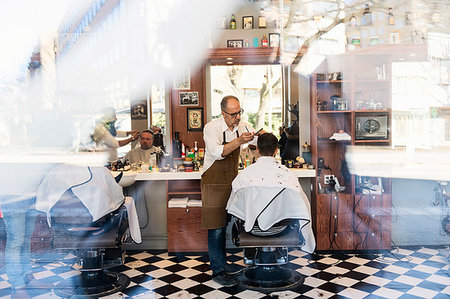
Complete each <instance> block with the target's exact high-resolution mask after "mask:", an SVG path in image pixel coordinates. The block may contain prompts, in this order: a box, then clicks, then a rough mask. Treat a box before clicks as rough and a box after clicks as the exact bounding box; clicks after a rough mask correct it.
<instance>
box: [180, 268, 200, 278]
mask: <svg viewBox="0 0 450 299" xmlns="http://www.w3.org/2000/svg"><path fill="white" fill-rule="evenodd" d="M200 273H202V272H200V271H197V270H195V269H184V270H181V271H179V272H177V274H178V275H181V276H183V277H192V276H195V275H198V274H200Z"/></svg>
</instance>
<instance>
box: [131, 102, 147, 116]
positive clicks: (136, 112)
mask: <svg viewBox="0 0 450 299" xmlns="http://www.w3.org/2000/svg"><path fill="white" fill-rule="evenodd" d="M131 119H147V101H139V102H136V103H134V104H132V105H131Z"/></svg>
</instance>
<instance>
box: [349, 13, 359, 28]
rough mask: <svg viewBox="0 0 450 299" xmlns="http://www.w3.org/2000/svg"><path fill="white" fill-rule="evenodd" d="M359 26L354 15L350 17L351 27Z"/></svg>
mask: <svg viewBox="0 0 450 299" xmlns="http://www.w3.org/2000/svg"><path fill="white" fill-rule="evenodd" d="M356 26H358V21H357V19H356V17H355V15H354V14H352V16H351V17H350V27H356Z"/></svg>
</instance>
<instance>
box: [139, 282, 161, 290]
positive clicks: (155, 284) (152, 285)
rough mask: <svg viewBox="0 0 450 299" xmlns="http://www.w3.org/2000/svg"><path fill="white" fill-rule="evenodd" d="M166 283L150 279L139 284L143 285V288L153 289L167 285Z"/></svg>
mask: <svg viewBox="0 0 450 299" xmlns="http://www.w3.org/2000/svg"><path fill="white" fill-rule="evenodd" d="M167 284H168V283H167V282H165V281H162V280H159V279H152V280H149V281H146V282H144V283H141V284H140V286H143V287H144V288H147V289H149V290H155V289H157V288H160V287H162V286H165V285H167Z"/></svg>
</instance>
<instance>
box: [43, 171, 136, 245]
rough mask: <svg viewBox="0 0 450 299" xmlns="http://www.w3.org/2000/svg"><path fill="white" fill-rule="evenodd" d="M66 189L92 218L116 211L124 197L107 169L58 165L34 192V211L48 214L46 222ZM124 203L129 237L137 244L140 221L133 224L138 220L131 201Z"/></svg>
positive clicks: (96, 218) (120, 188) (95, 218)
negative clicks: (35, 192) (70, 191)
mask: <svg viewBox="0 0 450 299" xmlns="http://www.w3.org/2000/svg"><path fill="white" fill-rule="evenodd" d="M69 189H71V190H72V192H73V194H74V195H75V196H76V197H77V198H78V199H79V200H80V201H81V202H82V203H83V205H84V206H85V207H86V208H87V209H88V211H89V213H90V214H91V216H92V221H97V220H98V219H100V218H101V217H103V216H105V215H106V214H108V213H110V212H112V211H115V210H117V209H118V208H119V207H120V205H122V203H124V200H125V197H124V195H123V190H122V187H121V186H120V185H119V184H117V183H116V181H115V180H114V177H113V175H112V174H111V172H110V171H109V170H108V169H107V168H105V167H87V166H79V165H70V164H60V165H58V166H56V167H54V168H53V169H51V170H50V171H49V172H48V174H47V175H46V176H45V178H44V180H43V181H42V182H41V184H40V185H39V187H38V190H37V194H36V210H39V211H42V212H45V213H46V214H47V221H48V222H49V225H50V210H51V208H52V207H53V206H54V205H55V204H56V203H57V202H58V201H59V199H60V198H61V196H62V195H63V194H64V192H66V191H67V190H69ZM125 206H126V207H127V212H128V216H129V217H128V220H129V226H130V234H131V237H132V238H133V240H134V241H135V242H137V243H140V242H141V233H140V230H139V224H137V226H136V225H134V224H132V223H133V222H136V223H138V219H137V213H136V211H135V210H136V208H135V206H134V203H126V204H125ZM133 210H134V211H133ZM130 216H131V217H130ZM134 227H137V228H138V229H137V230H136V229H135V228H134ZM133 228H134V229H133Z"/></svg>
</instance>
